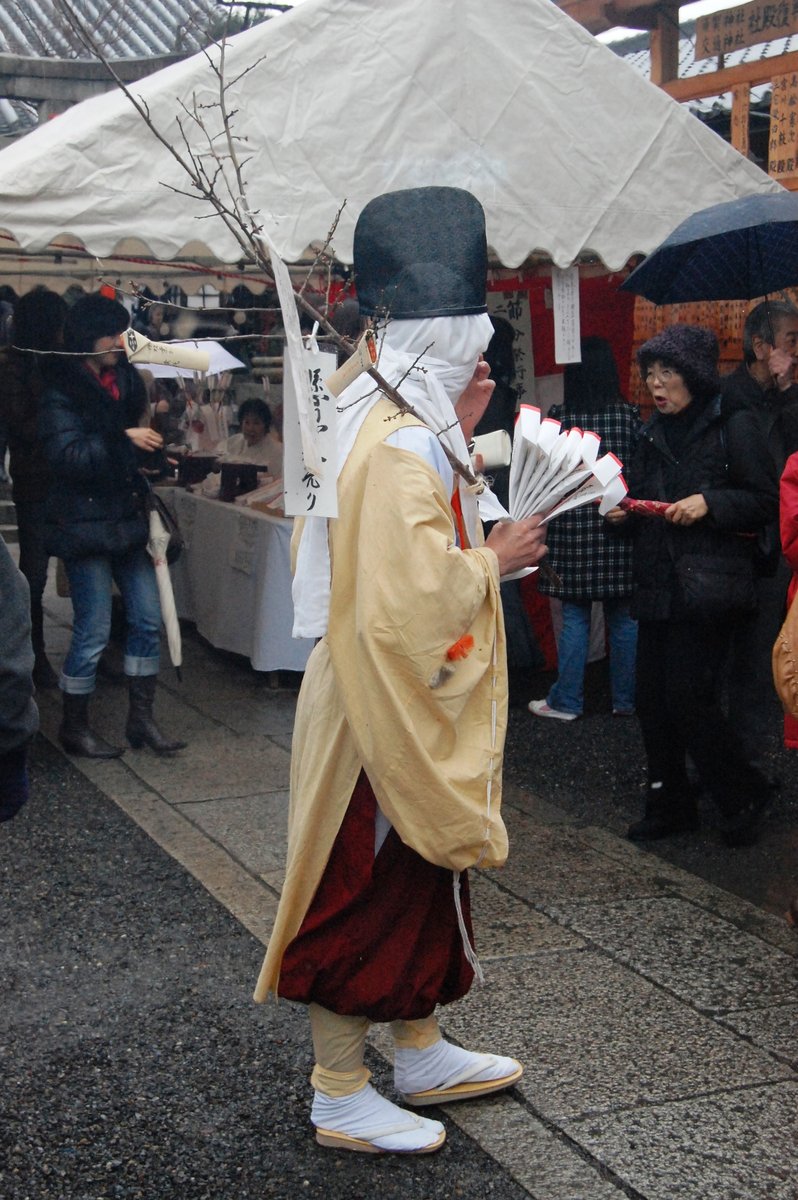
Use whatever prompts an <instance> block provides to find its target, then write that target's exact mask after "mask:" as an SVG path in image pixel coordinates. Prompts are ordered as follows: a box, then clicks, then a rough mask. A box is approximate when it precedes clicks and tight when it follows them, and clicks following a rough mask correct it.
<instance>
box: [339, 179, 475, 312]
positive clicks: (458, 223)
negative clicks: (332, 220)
mask: <svg viewBox="0 0 798 1200" xmlns="http://www.w3.org/2000/svg"><path fill="white" fill-rule="evenodd" d="M354 266H355V287H356V288H357V298H358V301H359V303H360V311H361V313H364V314H368V315H374V314H376V315H380V316H389V317H391V318H393V320H396V321H401V320H410V319H412V318H418V317H460V316H467V315H469V314H472V313H484V312H487V311H488V310H487V302H486V290H487V278H488V247H487V239H486V235H485V213H484V211H483V208H482V205H481V204H480V203H479V201H478V200H477V198H476V196H472V195H471V193H470V192H466V191H464V190H463V189H462V188H452V187H420V188H405V189H403V190H402V191H398V192H386V193H385V194H384V195H382V196H376V197H375V198H374V199H373V200H370V201H369V203H368V204H367V205H366V207H365V208H364V209H363V211H362V212H361V214H360V216H359V217H358V220H357V224H356V225H355V243H354Z"/></svg>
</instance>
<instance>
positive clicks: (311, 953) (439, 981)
mask: <svg viewBox="0 0 798 1200" xmlns="http://www.w3.org/2000/svg"><path fill="white" fill-rule="evenodd" d="M431 803H434V801H431ZM376 812H377V802H376V800H375V798H374V793H373V791H372V789H371V785H370V783H369V781H368V779H367V778H366V776H365V774H364V773H363V772H361V774H360V778H359V779H358V782H357V784H356V785H355V789H354V791H353V793H352V798H351V800H350V802H349V806H348V808H347V811H346V816H345V817H344V820H343V823H342V825H341V828H340V829H339V831H338V835H337V837H336V839H335V842H334V844H333V848H332V852H331V854H330V858H329V860H328V862H327V866H326V867H325V869H324V874H323V875H322V878H321V882H320V883H319V886H318V888H317V889H316V893H315V895H314V897H313V900H312V902H311V905H310V908H309V909H308V911H307V913H306V915H305V918H304V920H303V922H302V925H301V927H300V929H299V932H298V933H297V935H296V937H295V938H294V939H293V941H292V942H290V943H289V945H288V947H287V949H286V951H285V955H284V956H283V961H282V965H281V968H280V982H279V985H278V989H277V991H278V994H279V995H280V996H283V997H285V999H287V1000H298V1001H300V1002H301V1003H302V1004H310V1003H316V1004H320V1005H321V1006H322V1007H323V1008H326V1009H329V1010H330V1011H331V1012H334V1013H338V1014H339V1015H340V1016H365V1017H368V1018H369V1019H370V1020H371V1021H396V1020H405V1021H414V1020H420V1019H421V1018H422V1017H428V1016H429V1015H430V1014H431V1013H432V1012H433V1010H434V1008H435V1006H436V1005H438V1004H449V1003H451V1002H452V1001H453V1000H459V999H460V997H461V996H464V995H465V994H466V992H467V991H468V989H469V988H470V986H471V983H472V980H473V978H474V972H473V970H472V968H471V966H470V964H469V963H468V961H467V959H466V957H465V952H464V949H463V941H462V936H461V933H460V928H459V924H458V920H457V910H456V907H455V900H454V890H453V874H452V872H451V871H450V870H448V869H446V868H444V867H436V866H434V865H433V864H432V863H429V862H427V861H426V859H423V858H422V857H421V855H420V854H417V853H416V851H415V850H411V849H410V847H409V846H406V845H404V843H403V842H402V841H401V839H400V837H399V835H398V834H397V832H396V830H395V829H393V828H391V829H390V831H389V833H388V835H387V837H386V838H385V841H384V842H383V844H382V846H381V847H380V849H379V852H378V853H377V855H376V857H375V855H374V826H375V816H376ZM460 884H461V907H462V912H463V917H464V920H465V926H466V929H467V931H468V936H469V940H470V941H471V943H472V945H473V934H472V929H471V913H470V905H469V896H468V878H467V876H466V874H465V872H463V874H462V875H461V877H460Z"/></svg>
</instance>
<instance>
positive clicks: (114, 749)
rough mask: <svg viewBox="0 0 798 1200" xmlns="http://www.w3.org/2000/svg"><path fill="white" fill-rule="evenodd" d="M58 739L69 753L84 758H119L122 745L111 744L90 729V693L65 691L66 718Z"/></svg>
mask: <svg viewBox="0 0 798 1200" xmlns="http://www.w3.org/2000/svg"><path fill="white" fill-rule="evenodd" d="M58 740H59V741H60V743H61V745H62V746H63V747H64V749H65V750H66V752H67V754H79V755H82V757H83V758H118V757H119V755H120V754H122V753H123V750H122V747H121V746H110V745H109V744H108V742H104V741H103V739H102V738H101V737H98V736H97V734H96V733H92V731H91V729H89V695H88V694H86V695H83V696H72V695H70V693H69V692H64V719H63V721H62V722H61V728H60V729H59V730H58Z"/></svg>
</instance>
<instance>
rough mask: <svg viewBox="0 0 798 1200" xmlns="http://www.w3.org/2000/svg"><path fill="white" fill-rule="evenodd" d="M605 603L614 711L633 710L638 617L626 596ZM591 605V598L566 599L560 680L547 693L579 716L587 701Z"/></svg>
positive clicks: (559, 644) (561, 707)
mask: <svg viewBox="0 0 798 1200" xmlns="http://www.w3.org/2000/svg"><path fill="white" fill-rule="evenodd" d="M603 606H604V618H605V620H606V622H607V628H608V631H609V643H610V692H611V694H612V709H613V712H622V713H629V712H633V711H634V707H635V658H636V654H637V621H635V620H634V619H633V618H632V617H631V616H630V614H629V603H628V601H626V600H604V601H603ZM591 608H592V605H591V604H590V603H589V602H587V601H586V602H585V603H584V604H575V603H573V602H572V601H570V600H564V601H563V605H562V630H561V632H560V636H559V638H558V640H557V659H558V665H557V682H556V683H555V684H554V685H553V687H552V688H551V690H550V692H549V694H548V696H547V697H546V700H547V702H548V704H549V705H550V706H551V707H552V708H556V709H559V711H560V712H567V713H576V714H577V715H578V716H579V715H581V713H582V709H583V708H584V702H585V697H584V692H585V667H586V666H587V655H588V649H589V643H590V613H591Z"/></svg>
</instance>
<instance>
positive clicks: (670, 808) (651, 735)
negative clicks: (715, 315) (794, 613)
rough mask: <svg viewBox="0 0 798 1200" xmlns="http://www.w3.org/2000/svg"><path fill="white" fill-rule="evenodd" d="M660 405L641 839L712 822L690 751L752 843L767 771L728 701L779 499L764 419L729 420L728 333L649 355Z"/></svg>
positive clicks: (645, 348) (682, 336)
mask: <svg viewBox="0 0 798 1200" xmlns="http://www.w3.org/2000/svg"><path fill="white" fill-rule="evenodd" d="M637 359H638V364H639V367H640V372H641V375H642V377H643V379H644V380H645V382H646V385H647V387H648V389H649V391H650V393H651V396H652V398H653V401H654V407H655V409H656V411H655V413H654V415H653V416H652V417H651V419H650V420H649V422H648V424H647V426H646V429H645V432H644V435H643V437H642V440H641V442H640V445H639V449H638V451H637V452H636V454H635V455H634V457H633V458H632V462H631V466H630V469H629V472H628V483H629V494H630V496H632V497H635V498H637V499H641V500H657V501H661V502H663V501H664V502H665V503H666V505H667V507H665V508H664V510H662V512H661V514H660V515H638V514H635V515H634V516H632V517H628V516H627V513H626V512H623V511H621V510H620V509H614V510H612V512H611V513H609V514H608V519H610V520H611V521H613V522H616V523H618V522H621V521H625V520H629V522H630V524H632V525H633V533H634V539H635V540H634V562H633V575H634V590H633V598H632V612H633V615H634V616H636V617H637V619H638V622H639V632H638V643H637V692H636V707H637V714H638V717H639V720H640V726H641V730H642V734H643V742H644V745H645V750H646V758H647V760H648V790H647V792H646V805H645V813H644V815H643V817H642V819H641V820H640V821H637V822H636V823H635V824H633V825H632V826H631V827H630V829H629V832H628V836H629V837H630V838H631V839H632V840H633V841H648V840H652V839H655V838H662V837H667V836H669V835H670V834H676V833H681V832H687V831H690V830H695V829H697V828H698V826H699V818H698V808H697V805H696V795H695V788H694V786H693V785H692V783H691V781H690V779H689V778H688V775H687V770H686V757H687V756H688V755H689V756H690V758H691V760H692V762H693V764H694V766H695V769H696V771H697V772H698V777H699V780H700V782H701V784H702V785H703V786H704V787H705V788H706V790H707V791H708V792H709V794H710V796H711V797H712V800H713V801H714V803H715V804H716V806H717V808H718V809H719V811H720V814H721V830H722V835H723V837H724V840H725V841H726V843H727V844H728V845H732V846H738V845H745V844H749V843H750V842H751V841H753V840H754V838H755V836H756V831H757V827H758V824H759V819H760V815H761V812H762V809H763V807H764V805H765V803H766V799H767V794H768V789H767V781H766V780H765V778H764V776H763V775H762V773H761V772H760V771H759V770H758V769H757V768H755V767H754V766H753V765H752V764H751V763H750V762H749V761H748V760H747V758H746V757H745V756H744V754H743V751H742V750H741V748H740V743H739V740H738V739H737V738H736V737H735V735H734V734H733V732H732V730H731V728H730V726H729V724H728V722H727V720H726V718H725V717H724V715H723V713H722V711H721V708H720V705H719V701H718V690H719V689H718V676H719V672H720V670H721V666H722V664H723V661H724V659H725V658H726V655H727V653H728V648H729V643H730V639H731V636H732V633H733V631H734V629H735V626H736V624H737V623H738V622H739V621H740V620H741V619H743V618H744V616H745V615H746V613H750V612H751V610H752V608H753V607H754V606H755V604H756V599H755V591H754V583H753V564H752V556H753V550H754V538H753V536H752V535H753V534H755V533H756V532H757V531H758V530H759V529H761V528H763V526H764V525H766V524H767V522H768V521H771V520H773V517H774V514H775V512H776V508H777V503H778V492H777V487H776V479H775V472H774V470H773V466H772V462H771V459H770V456H769V454H768V451H767V446H766V445H765V442H764V438H763V435H762V432H761V430H760V427H759V425H758V424H757V421H756V418H755V417H754V416H753V415H752V414H751V413H750V412H747V411H740V412H737V413H734V414H732V415H731V416H730V417H729V418H728V419H726V420H724V419H723V418H722V417H721V411H720V397H719V383H720V381H719V377H718V369H717V368H718V343H717V339H716V338H715V335H714V334H713V333H711V332H710V331H709V330H707V329H701V328H698V327H697V326H693V325H673V326H671V327H670V328H669V329H665V330H664V331H663V332H662V333H660V334H658V335H657V336H656V337H653V338H651V339H650V340H649V341H647V342H645V343H644V344H643V345H642V346H641V347H640V349H639V351H638V354H637Z"/></svg>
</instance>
